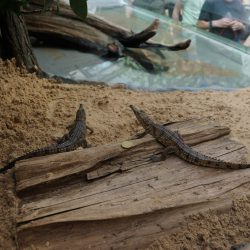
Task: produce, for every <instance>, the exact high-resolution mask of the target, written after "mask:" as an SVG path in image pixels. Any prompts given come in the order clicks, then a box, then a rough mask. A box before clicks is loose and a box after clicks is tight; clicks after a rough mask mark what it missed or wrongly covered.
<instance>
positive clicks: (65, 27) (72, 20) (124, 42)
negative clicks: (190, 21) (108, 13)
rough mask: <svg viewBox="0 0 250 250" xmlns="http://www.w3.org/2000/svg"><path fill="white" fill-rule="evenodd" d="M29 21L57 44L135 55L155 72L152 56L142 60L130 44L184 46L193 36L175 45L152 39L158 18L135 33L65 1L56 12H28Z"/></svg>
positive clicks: (40, 34)
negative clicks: (83, 16)
mask: <svg viewBox="0 0 250 250" xmlns="http://www.w3.org/2000/svg"><path fill="white" fill-rule="evenodd" d="M35 2H37V1H35ZM33 8H34V7H33ZM26 21H27V25H28V29H29V32H30V34H31V35H34V36H36V37H38V38H40V39H42V40H45V41H46V42H51V41H53V42H54V43H56V44H57V45H60V46H67V47H68V46H72V45H73V48H75V49H79V50H82V51H85V52H92V53H96V54H98V55H102V56H106V57H108V58H112V57H113V58H117V57H120V56H124V55H125V56H126V55H129V56H130V55H133V58H134V59H135V60H137V61H138V62H139V63H140V64H141V65H142V66H143V67H145V68H146V69H147V70H148V71H151V72H152V71H153V69H154V67H153V65H151V64H153V63H151V62H150V59H149V58H147V59H145V58H144V59H142V60H140V53H139V54H137V51H133V52H127V51H126V50H127V49H128V48H130V47H132V48H144V49H147V48H149V49H150V48H157V49H167V50H181V49H186V48H187V47H188V46H189V45H190V40H187V41H185V42H181V43H177V44H175V45H171V46H168V45H164V44H157V43H153V42H150V41H148V39H149V38H151V37H152V36H154V35H155V34H156V32H157V29H158V27H159V20H157V19H156V20H154V21H153V23H152V24H151V25H150V26H149V27H147V28H146V29H145V30H143V31H142V32H139V33H137V34H134V33H133V32H131V31H129V30H126V29H125V28H122V27H119V26H117V25H114V24H111V23H110V22H108V21H106V20H104V19H102V18H99V17H96V16H94V15H91V14H89V15H88V17H87V18H86V19H85V21H84V22H82V20H81V19H80V18H78V17H77V16H76V15H75V14H74V13H73V12H72V10H71V9H70V7H69V6H67V5H63V4H61V5H60V11H59V13H58V12H55V11H54V12H52V13H40V14H28V15H26ZM104 34H105V35H104Z"/></svg>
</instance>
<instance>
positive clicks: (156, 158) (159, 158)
mask: <svg viewBox="0 0 250 250" xmlns="http://www.w3.org/2000/svg"><path fill="white" fill-rule="evenodd" d="M175 151H176V147H175V146H172V145H170V146H168V147H166V148H165V149H164V150H163V151H162V153H161V154H159V155H152V156H151V157H150V158H151V160H152V161H153V162H159V161H165V160H166V159H167V157H168V156H169V155H170V154H173V153H175Z"/></svg>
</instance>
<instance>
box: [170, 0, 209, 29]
mask: <svg viewBox="0 0 250 250" xmlns="http://www.w3.org/2000/svg"><path fill="white" fill-rule="evenodd" d="M204 1H205V0H176V3H175V7H174V11H173V16H172V17H173V19H175V20H177V21H178V20H180V16H181V15H182V23H184V24H188V25H192V26H195V25H196V23H197V20H198V18H199V15H200V10H201V7H202V5H203V3H204Z"/></svg>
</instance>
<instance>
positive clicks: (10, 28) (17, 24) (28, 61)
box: [0, 10, 41, 72]
mask: <svg viewBox="0 0 250 250" xmlns="http://www.w3.org/2000/svg"><path fill="white" fill-rule="evenodd" d="M0 28H1V34H2V40H3V55H2V57H3V58H4V59H10V58H12V57H15V58H16V62H17V65H18V66H25V67H26V68H27V70H28V71H29V72H39V71H41V70H40V68H39V66H38V63H37V60H36V57H35V55H34V53H33V51H32V47H31V43H30V39H29V36H28V31H27V28H26V25H25V22H24V20H23V17H22V16H21V15H20V16H18V15H17V14H16V13H14V12H13V11H11V10H4V11H3V10H0Z"/></svg>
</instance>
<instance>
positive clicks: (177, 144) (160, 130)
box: [130, 105, 250, 169]
mask: <svg viewBox="0 0 250 250" xmlns="http://www.w3.org/2000/svg"><path fill="white" fill-rule="evenodd" d="M130 107H131V109H132V110H133V112H134V114H135V116H136V118H137V120H138V121H139V122H140V124H141V125H142V126H143V128H144V129H145V132H146V133H148V134H150V135H152V136H153V137H154V138H155V139H156V140H157V141H158V142H160V143H161V144H162V145H163V146H165V147H166V149H165V151H164V152H163V156H166V155H167V154H170V153H173V154H175V155H177V156H178V157H180V158H181V159H183V160H185V161H187V162H189V163H192V164H194V165H198V166H203V167H210V168H221V169H245V168H250V164H244V163H232V162H225V161H222V160H219V159H215V158H212V157H209V156H206V155H204V154H202V153H199V152H197V151H195V150H193V149H192V148H191V147H189V146H188V145H187V144H185V143H184V141H183V139H182V138H181V136H180V135H179V134H178V132H174V131H172V130H170V129H169V128H166V127H164V126H162V125H159V124H157V123H155V122H153V121H152V120H151V119H150V118H149V117H148V115H147V114H146V113H145V112H144V111H142V110H140V109H138V108H137V107H135V106H133V105H130Z"/></svg>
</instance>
